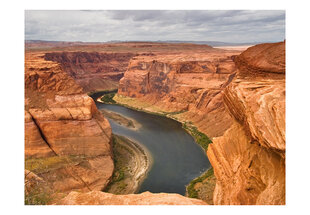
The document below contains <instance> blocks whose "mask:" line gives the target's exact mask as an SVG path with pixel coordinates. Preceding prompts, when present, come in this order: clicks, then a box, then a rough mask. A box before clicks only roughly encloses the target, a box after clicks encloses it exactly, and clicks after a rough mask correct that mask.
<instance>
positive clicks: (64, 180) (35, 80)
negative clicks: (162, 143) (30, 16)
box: [25, 53, 114, 192]
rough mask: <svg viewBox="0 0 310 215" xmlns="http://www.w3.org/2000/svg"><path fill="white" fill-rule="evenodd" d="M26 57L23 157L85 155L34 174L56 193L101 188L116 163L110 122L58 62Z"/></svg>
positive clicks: (34, 54)
mask: <svg viewBox="0 0 310 215" xmlns="http://www.w3.org/2000/svg"><path fill="white" fill-rule="evenodd" d="M25 57H26V59H25V157H26V159H38V158H41V159H44V158H49V157H51V156H56V157H57V156H84V157H86V158H85V159H83V160H81V161H80V162H77V161H76V162H73V163H72V162H71V163H70V162H69V163H68V165H67V164H66V165H61V166H58V167H59V168H53V169H47V170H46V171H40V172H39V173H38V177H41V178H43V179H45V180H46V181H47V182H48V183H49V185H50V187H52V188H53V190H54V191H61V192H63V191H70V190H72V189H79V190H84V189H86V190H87V191H89V190H101V189H102V188H104V187H105V186H106V185H107V183H108V182H109V179H110V178H111V176H112V173H113V166H114V165H113V160H112V156H113V155H112V149H111V127H110V124H109V122H108V121H107V120H106V119H105V118H104V117H103V116H102V115H101V114H100V112H99V111H98V110H97V108H96V106H95V104H94V101H93V100H92V99H91V98H90V97H88V96H87V95H86V94H84V93H83V90H82V88H81V87H80V86H78V85H77V84H76V83H75V81H74V80H73V79H72V78H70V77H69V76H68V75H67V74H66V73H65V72H64V71H63V70H62V68H61V66H60V65H59V64H58V63H55V62H51V61H46V60H45V59H44V54H43V53H27V54H26V56H25ZM42 162H43V161H42Z"/></svg>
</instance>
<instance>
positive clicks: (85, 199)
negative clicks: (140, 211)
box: [57, 191, 206, 205]
mask: <svg viewBox="0 0 310 215" xmlns="http://www.w3.org/2000/svg"><path fill="white" fill-rule="evenodd" d="M57 204H61V205H206V203H205V202H204V201H202V200H198V199H191V198H187V197H184V196H181V195H179V194H168V193H158V194H153V193H150V192H144V193H141V194H128V195H114V194H111V193H104V192H100V191H92V192H88V193H78V192H71V193H70V194H69V195H68V196H66V197H65V198H63V199H62V200H60V201H59V202H58V203H57Z"/></svg>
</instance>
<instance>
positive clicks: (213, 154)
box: [208, 42, 285, 204]
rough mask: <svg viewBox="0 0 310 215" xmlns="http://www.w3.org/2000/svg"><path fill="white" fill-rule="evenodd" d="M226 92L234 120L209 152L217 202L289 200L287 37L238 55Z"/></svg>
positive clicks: (214, 141)
mask: <svg viewBox="0 0 310 215" xmlns="http://www.w3.org/2000/svg"><path fill="white" fill-rule="evenodd" d="M235 61H236V65H237V67H238V72H237V76H236V78H235V79H234V80H233V81H232V83H230V85H229V86H228V87H227V88H226V89H225V92H224V102H225V105H226V107H227V110H228V111H229V112H230V114H231V116H232V118H233V123H232V126H231V127H230V128H229V129H228V130H227V131H226V132H225V134H224V135H223V136H222V137H219V138H215V139H213V143H212V144H210V145H209V149H208V157H209V160H210V162H211V164H212V166H213V168H214V173H215V176H216V178H217V184H216V187H215V191H214V202H215V204H285V43H283V42H282V43H276V44H261V45H256V46H254V47H251V48H249V49H248V50H246V51H245V52H243V53H242V54H241V55H240V56H238V57H236V59H235Z"/></svg>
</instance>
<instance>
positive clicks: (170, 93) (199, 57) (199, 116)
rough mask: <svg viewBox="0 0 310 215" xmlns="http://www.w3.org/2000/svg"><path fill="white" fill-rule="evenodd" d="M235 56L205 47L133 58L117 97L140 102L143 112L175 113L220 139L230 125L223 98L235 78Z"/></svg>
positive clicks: (121, 81) (232, 53)
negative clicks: (199, 50) (200, 50)
mask: <svg viewBox="0 0 310 215" xmlns="http://www.w3.org/2000/svg"><path fill="white" fill-rule="evenodd" d="M236 54H239V52H229V51H222V50H217V49H213V48H211V47H208V48H207V49H206V51H205V52H201V53H186V54H180V53H178V54H158V55H155V56H137V57H134V58H133V59H132V60H131V61H130V64H129V66H128V70H127V71H126V72H125V74H124V77H123V78H122V79H121V80H120V83H119V90H118V94H119V95H121V96H126V97H131V98H136V99H137V100H139V101H141V102H143V103H144V104H142V106H143V108H144V109H145V110H150V111H153V112H157V111H159V112H160V111H161V112H167V113H168V112H170V113H175V115H174V116H175V117H176V118H177V119H178V120H180V121H191V122H193V123H194V124H195V126H196V127H198V128H199V130H200V131H202V132H204V133H207V134H208V135H209V136H210V137H216V136H221V135H223V133H224V131H225V130H227V129H228V128H229V126H230V125H231V121H232V120H231V117H230V115H229V114H228V113H227V112H225V111H224V110H225V108H224V104H223V100H222V97H223V90H224V89H225V87H226V86H227V85H228V84H229V83H230V82H231V80H232V79H233V77H234V76H235V72H236V69H235V64H234V62H233V60H232V59H233V57H234V55H236ZM120 102H123V101H120ZM129 105H130V104H129ZM140 106H141V105H140Z"/></svg>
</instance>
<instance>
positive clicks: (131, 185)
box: [106, 135, 152, 194]
mask: <svg viewBox="0 0 310 215" xmlns="http://www.w3.org/2000/svg"><path fill="white" fill-rule="evenodd" d="M113 150H114V155H115V160H116V170H115V174H114V176H113V181H112V183H111V185H110V186H109V187H108V188H107V190H106V192H109V193H114V194H130V193H136V192H137V190H138V188H139V186H140V185H141V183H142V182H143V180H144V179H145V177H146V175H147V172H148V170H149V169H150V167H151V165H152V158H151V155H150V153H149V152H148V151H147V150H146V149H145V148H144V147H142V146H140V145H139V144H138V143H135V142H133V141H132V140H129V139H127V138H125V137H123V136H119V135H114V148H113ZM119 175H122V177H121V180H119V178H120V177H119Z"/></svg>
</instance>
